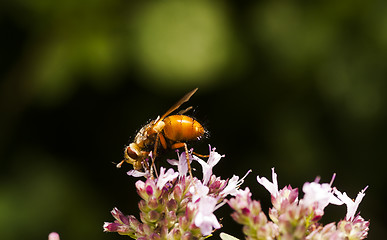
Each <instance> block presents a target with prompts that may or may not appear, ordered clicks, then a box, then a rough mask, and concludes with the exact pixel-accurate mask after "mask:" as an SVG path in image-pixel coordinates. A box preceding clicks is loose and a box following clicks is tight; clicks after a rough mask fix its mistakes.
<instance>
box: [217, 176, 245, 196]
mask: <svg viewBox="0 0 387 240" xmlns="http://www.w3.org/2000/svg"><path fill="white" fill-rule="evenodd" d="M249 173H251V170H249V171H247V173H246V174H245V176H243V177H242V178H241V179H239V177H238V176H235V175H234V176H232V178H231V179H230V180H229V181H228V184H227V186H226V187H225V188H224V189H223V190H222V191H221V192H220V195H222V196H224V197H226V196H227V195H229V194H230V195H231V196H235V195H236V194H237V193H238V189H239V187H240V186H241V185H242V183H243V182H244V179H245V178H246V177H247V175H249Z"/></svg>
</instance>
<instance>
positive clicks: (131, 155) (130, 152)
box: [126, 146, 138, 159]
mask: <svg viewBox="0 0 387 240" xmlns="http://www.w3.org/2000/svg"><path fill="white" fill-rule="evenodd" d="M126 154H128V156H129V157H130V158H132V159H137V158H138V155H137V153H136V152H135V151H133V150H132V148H131V147H130V146H129V147H127V148H126Z"/></svg>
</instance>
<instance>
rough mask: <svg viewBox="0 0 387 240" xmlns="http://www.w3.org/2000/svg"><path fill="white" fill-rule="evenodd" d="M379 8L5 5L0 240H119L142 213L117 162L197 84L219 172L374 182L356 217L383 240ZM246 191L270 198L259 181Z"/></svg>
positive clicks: (385, 43)
mask: <svg viewBox="0 0 387 240" xmlns="http://www.w3.org/2000/svg"><path fill="white" fill-rule="evenodd" d="M386 11H387V3H386V2H385V1H381V0H379V1H378V0H372V1H368V2H364V1H349V0H342V1H314V2H306V1H301V2H291V1H270V2H245V1H238V2H237V1H236V2H234V3H231V2H229V3H226V2H220V1H188V0H187V1H173V0H169V1H146V2H133V1H121V0H110V1H107V0H93V1H92V0H87V1H75V0H68V1H61V2H53V1H48V0H37V1H25V0H24V1H23V0H15V1H2V2H1V3H0V30H1V38H0V116H1V117H0V133H1V134H0V159H1V160H2V162H1V163H2V167H1V168H0V169H1V170H0V173H1V175H0V212H1V215H0V226H1V227H0V231H1V232H2V239H20V238H28V239H42V238H43V239H44V238H46V237H47V234H48V233H49V232H50V231H58V232H59V233H61V234H62V236H63V239H85V238H90V239H113V238H114V239H116V238H118V237H119V236H115V235H111V234H104V233H102V224H103V222H104V221H111V220H112V217H111V216H109V210H111V209H112V208H113V207H115V206H117V207H119V208H120V209H122V210H123V211H124V212H126V213H127V214H136V212H137V205H136V202H137V200H138V199H134V198H133V197H132V195H133V194H134V191H135V190H134V185H133V184H134V182H135V180H136V179H132V178H128V177H127V176H126V174H125V171H126V170H128V169H129V166H126V167H125V168H124V169H121V170H117V169H115V167H114V164H112V162H119V161H120V160H121V158H122V148H123V146H124V144H126V143H127V141H130V140H131V139H132V137H133V135H134V133H135V131H136V130H138V129H139V128H140V127H141V126H142V124H144V123H146V121H147V120H148V119H150V118H155V117H156V116H157V115H158V114H162V113H163V111H166V110H167V108H168V107H169V106H171V105H172V104H173V103H174V102H175V101H177V100H178V99H179V98H180V97H181V96H183V94H184V93H186V92H188V91H189V90H191V89H192V88H194V87H199V88H200V90H199V91H198V93H196V94H195V96H194V97H193V98H192V100H191V101H190V104H192V105H193V106H194V109H195V111H194V112H193V115H194V116H195V117H196V118H197V119H198V120H199V121H201V122H203V123H204V125H205V127H206V128H208V129H209V131H210V138H209V139H206V140H205V141H204V142H203V143H202V144H196V145H194V146H195V148H198V149H199V150H200V151H199V152H205V151H207V144H208V143H210V144H211V145H212V146H216V147H217V149H218V150H219V152H221V153H225V154H226V159H225V160H224V161H223V162H221V163H220V164H222V166H218V167H217V168H215V172H216V174H219V175H222V176H223V177H231V176H232V175H233V174H238V175H240V176H242V175H244V173H245V172H246V171H247V170H248V169H250V168H251V169H253V170H254V172H253V174H252V175H257V174H259V175H262V176H269V175H270V168H271V167H273V166H274V167H276V171H277V173H278V176H279V183H280V184H282V185H281V186H283V185H285V184H289V183H290V184H291V185H292V186H293V187H301V186H302V184H303V182H305V181H313V180H314V178H315V176H317V175H320V176H321V178H322V180H323V181H325V182H328V181H329V180H330V178H331V176H332V174H333V173H334V172H336V173H337V178H336V186H337V187H338V188H339V189H340V190H344V191H347V193H348V194H349V196H353V197H354V196H356V194H357V192H358V191H359V190H360V189H362V188H363V187H364V186H365V185H367V184H368V185H370V187H369V189H368V190H367V192H366V197H365V198H364V200H363V202H362V203H361V205H360V210H361V211H362V216H364V217H365V218H367V219H371V231H370V239H378V238H381V236H382V233H383V231H384V225H385V221H384V216H385V214H386V209H385V207H384V204H383V199H384V198H385V197H386V196H385V195H386V194H385V191H384V188H385V183H386V181H385V180H384V178H383V177H384V171H385V170H384V168H383V167H382V166H383V163H384V161H385V159H386V151H385V149H386V140H385V139H386V138H385V135H386V130H387V125H386V122H387V116H386V110H385V109H386V108H387V97H386V95H385V94H384V91H385V89H387V81H386V78H387V68H386V66H385V64H386V61H385V59H386V58H387V15H386V14H385V13H386ZM246 185H249V187H250V188H251V189H253V194H254V197H255V198H257V199H261V200H262V204H263V206H264V207H265V204H266V206H267V205H268V204H269V196H268V195H267V193H266V191H265V190H264V189H261V188H260V187H259V186H258V184H257V183H256V182H255V177H254V176H250V177H249V179H248V181H247V183H246ZM255 186H256V189H255ZM125 208H126V209H125ZM327 211H328V214H330V215H331V220H332V221H335V220H337V219H338V218H339V217H342V216H344V214H345V211H343V212H341V210H337V209H336V208H333V210H331V211H332V212H329V211H330V210H329V209H328V210H327ZM338 211H340V212H338ZM218 214H219V215H220V216H222V217H224V220H223V222H222V223H223V225H224V226H225V229H224V231H225V232H228V233H231V234H233V233H235V234H234V235H237V236H240V235H238V232H239V234H240V228H239V226H235V225H233V224H232V223H231V222H230V221H229V220H228V219H229V218H228V216H227V215H228V214H229V212H227V210H223V211H219V213H218Z"/></svg>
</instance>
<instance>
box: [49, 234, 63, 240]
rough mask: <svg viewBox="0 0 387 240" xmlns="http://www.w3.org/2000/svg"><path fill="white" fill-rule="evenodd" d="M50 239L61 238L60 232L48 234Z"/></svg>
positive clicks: (57, 239) (58, 239) (56, 239)
mask: <svg viewBox="0 0 387 240" xmlns="http://www.w3.org/2000/svg"><path fill="white" fill-rule="evenodd" d="M48 240H60V238H59V234H58V233H56V232H52V233H50V234H49V235H48Z"/></svg>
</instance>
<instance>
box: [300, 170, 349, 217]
mask: <svg viewBox="0 0 387 240" xmlns="http://www.w3.org/2000/svg"><path fill="white" fill-rule="evenodd" d="M334 178H335V175H333V177H332V180H331V182H330V183H329V184H328V183H321V184H320V183H318V181H319V178H317V179H316V180H315V181H314V182H311V183H309V182H306V183H305V184H304V186H303V187H302V191H304V193H305V195H304V197H303V199H302V203H303V204H304V205H305V206H314V207H315V208H316V209H315V210H316V213H317V215H320V216H322V215H323V214H324V209H325V207H326V206H328V204H330V203H331V204H335V205H342V204H343V202H342V201H341V200H340V199H338V198H337V197H335V196H334V195H333V188H332V187H331V185H332V183H333V180H334Z"/></svg>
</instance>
